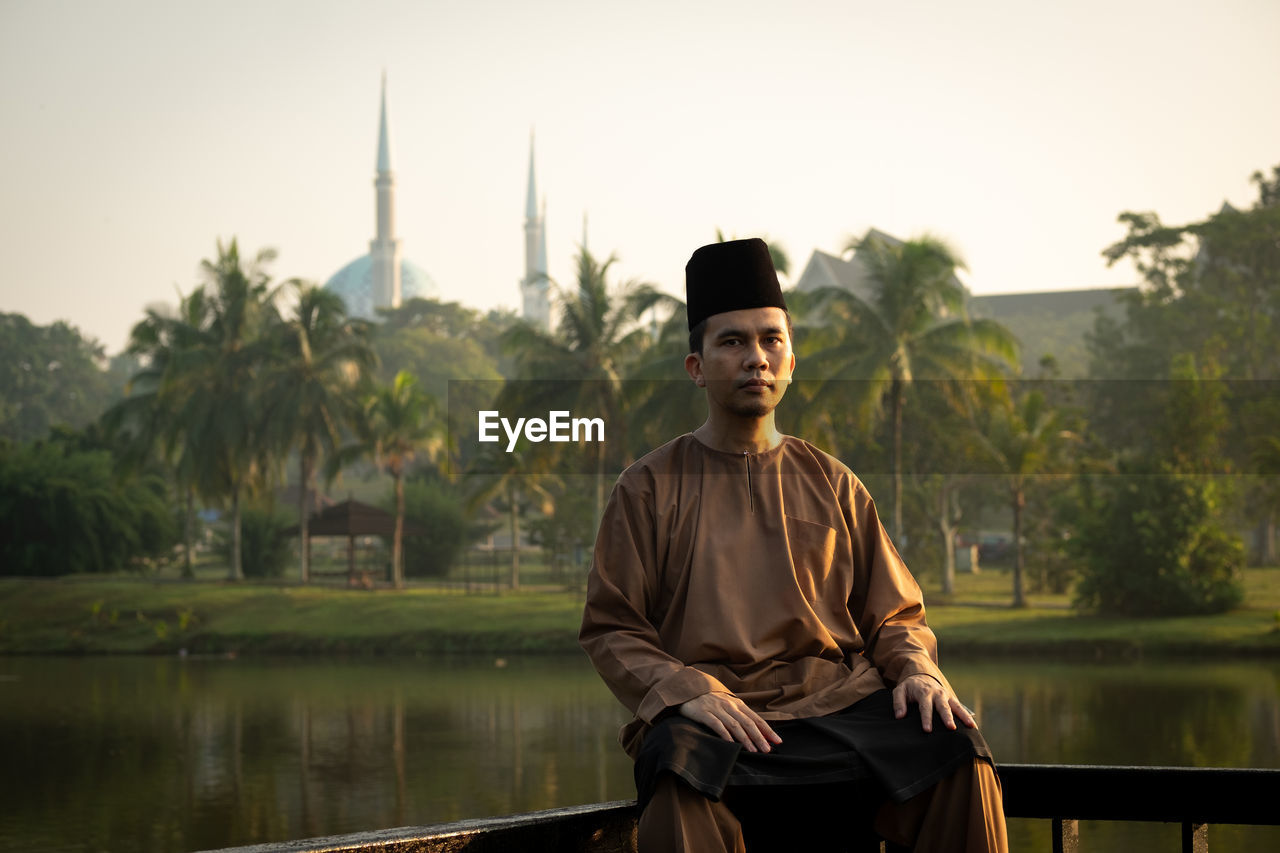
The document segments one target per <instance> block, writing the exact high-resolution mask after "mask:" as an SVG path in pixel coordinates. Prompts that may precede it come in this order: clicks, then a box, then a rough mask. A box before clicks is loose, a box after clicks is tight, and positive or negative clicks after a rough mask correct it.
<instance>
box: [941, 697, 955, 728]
mask: <svg viewBox="0 0 1280 853" xmlns="http://www.w3.org/2000/svg"><path fill="white" fill-rule="evenodd" d="M938 698H939V699H940V700H941V701H940V702H938V717H939V718H941V720H942V724H943V725H944V726H946V727H947V728H948V729H953V730H954V729H955V727H956V719H955V717H954V716H953V715H952V714H951V703H950V702H949V701H947V697H946V695H943V696H939V697H938Z"/></svg>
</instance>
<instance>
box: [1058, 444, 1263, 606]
mask: <svg viewBox="0 0 1280 853" xmlns="http://www.w3.org/2000/svg"><path fill="white" fill-rule="evenodd" d="M1220 503H1221V494H1220V492H1219V488H1218V486H1217V485H1216V484H1215V483H1214V481H1213V480H1212V479H1210V478H1208V477H1203V476H1196V475H1190V474H1181V473H1177V472H1175V471H1173V470H1172V469H1171V468H1170V467H1169V466H1167V465H1154V466H1147V467H1146V468H1145V469H1143V468H1141V467H1136V466H1130V467H1129V470H1123V471H1122V476H1119V477H1110V478H1108V479H1107V480H1106V481H1105V482H1104V483H1102V484H1101V488H1097V489H1094V490H1092V495H1087V496H1086V505H1085V511H1084V513H1083V515H1082V517H1081V519H1080V522H1079V524H1078V528H1077V530H1078V535H1077V537H1076V538H1075V540H1074V545H1073V548H1074V549H1075V551H1076V553H1077V555H1078V556H1079V557H1080V558H1081V560H1082V565H1081V580H1080V583H1079V584H1078V585H1077V587H1076V604H1077V606H1082V607H1089V608H1096V609H1097V610H1099V611H1101V612H1104V613H1116V614H1124V615H1132V616H1155V615H1177V614H1195V613H1221V612H1223V611H1226V610H1230V609H1231V608H1232V607H1235V606H1236V605H1238V604H1239V603H1240V602H1241V600H1243V598H1244V590H1243V587H1242V586H1241V582H1240V573H1241V570H1242V569H1243V567H1244V546H1243V544H1242V543H1241V542H1240V541H1239V539H1237V538H1235V537H1232V536H1230V535H1229V534H1228V533H1227V532H1226V531H1225V530H1224V529H1223V528H1222V525H1221V523H1220V521H1219V518H1218V516H1219V513H1220Z"/></svg>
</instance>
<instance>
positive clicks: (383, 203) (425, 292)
mask: <svg viewBox="0 0 1280 853" xmlns="http://www.w3.org/2000/svg"><path fill="white" fill-rule="evenodd" d="M373 186H374V232H373V233H374V238H373V239H372V240H370V241H369V254H367V255H361V256H360V257H358V258H356V259H355V260H354V261H352V262H351V263H349V264H347V265H346V266H345V267H343V268H342V269H341V270H339V271H338V272H337V273H335V274H334V276H333V278H331V279H329V281H328V282H327V283H326V284H325V287H326V288H327V289H328V290H332V291H334V292H335V293H337V294H339V295H340V296H341V297H342V298H343V300H344V301H345V302H346V304H347V310H348V311H349V312H350V313H351V314H352V315H354V316H357V317H364V318H366V319H370V320H373V319H377V309H379V308H399V307H400V306H401V304H402V303H403V302H404V301H405V300H408V299H413V298H414V297H423V298H428V297H433V296H437V295H438V293H439V290H438V288H437V287H436V285H435V282H433V281H432V280H431V277H430V276H429V275H427V273H426V272H425V271H423V269H422V268H421V267H419V266H418V265H417V264H414V263H413V262H412V261H410V260H409V259H407V258H405V256H404V251H403V248H402V246H401V241H400V240H399V239H397V238H396V216H395V211H396V204H395V202H396V180H395V175H394V173H392V171H391V140H390V135H389V134H388V132H387V76H386V74H383V75H382V100H381V104H380V113H379V117H378V162H377V167H376V169H375V172H374V178H373Z"/></svg>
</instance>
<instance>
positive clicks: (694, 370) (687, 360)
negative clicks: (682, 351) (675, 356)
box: [684, 352, 707, 388]
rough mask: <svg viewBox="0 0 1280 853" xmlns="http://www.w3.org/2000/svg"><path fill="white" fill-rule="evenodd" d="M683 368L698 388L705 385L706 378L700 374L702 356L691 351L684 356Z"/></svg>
mask: <svg viewBox="0 0 1280 853" xmlns="http://www.w3.org/2000/svg"><path fill="white" fill-rule="evenodd" d="M684 369H685V372H686V373H688V374H689V377H690V378H691V379H693V382H694V384H695V385H697V386H698V387H699V388H706V387H707V378H706V377H705V376H703V375H702V356H701V355H699V354H698V353H696V352H691V353H689V354H688V355H686V356H685V357H684Z"/></svg>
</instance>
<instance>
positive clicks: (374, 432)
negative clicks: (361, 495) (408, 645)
mask: <svg viewBox="0 0 1280 853" xmlns="http://www.w3.org/2000/svg"><path fill="white" fill-rule="evenodd" d="M358 434H359V439H360V441H359V443H358V444H355V445H352V446H349V447H347V448H344V450H343V451H342V452H341V453H339V454H337V455H335V456H334V457H333V459H332V461H331V463H330V464H331V466H332V467H331V470H332V469H333V467H336V466H337V465H339V464H341V463H342V462H343V461H345V460H348V459H351V458H354V457H356V456H364V455H370V456H373V458H374V460H375V462H376V463H377V464H378V465H379V466H380V467H382V468H383V469H384V470H385V471H386V472H387V473H388V474H390V475H391V477H392V479H393V480H394V481H395V487H394V490H395V501H396V525H395V533H394V534H393V536H392V540H391V572H392V575H391V578H392V583H393V584H394V586H395V588H396V589H401V588H403V587H404V517H405V496H404V477H405V472H406V471H407V470H408V467H409V464H410V463H411V462H413V460H414V459H415V458H416V457H418V456H419V455H427V456H431V455H434V454H438V453H440V452H441V451H442V450H443V448H444V444H445V436H444V431H443V427H442V421H441V419H440V418H439V416H438V413H437V410H436V405H435V403H434V401H433V400H432V398H431V397H430V396H428V395H427V394H425V393H423V392H422V390H421V389H420V388H418V386H417V379H415V378H414V376H413V374H411V373H408V372H406V371H401V372H400V373H398V374H396V378H395V380H394V381H393V382H392V383H391V384H390V385H379V386H376V387H375V388H374V390H373V393H371V394H370V395H369V396H368V397H367V398H366V399H365V402H364V409H363V415H362V417H361V419H360V421H359V425H358Z"/></svg>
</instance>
